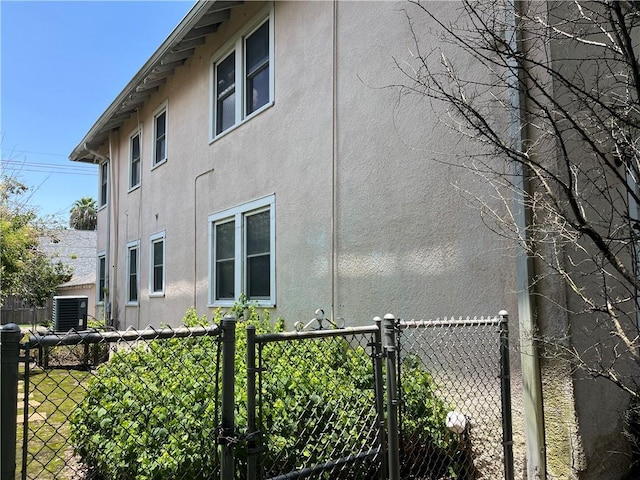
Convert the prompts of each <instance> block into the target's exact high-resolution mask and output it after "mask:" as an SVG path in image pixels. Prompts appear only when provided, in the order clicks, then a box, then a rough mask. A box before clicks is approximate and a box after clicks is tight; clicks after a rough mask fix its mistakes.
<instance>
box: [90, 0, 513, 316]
mask: <svg viewBox="0 0 640 480" xmlns="http://www.w3.org/2000/svg"><path fill="white" fill-rule="evenodd" d="M263 7H264V5H262V4H256V3H253V2H249V3H248V4H246V5H243V6H242V7H239V8H236V9H234V10H232V14H231V19H230V21H228V22H226V23H225V24H223V25H222V27H221V28H220V30H219V31H218V32H217V33H216V34H215V35H211V36H209V37H208V38H207V41H206V43H205V44H204V45H202V46H200V47H198V48H197V49H196V51H195V54H194V55H193V56H192V57H191V58H190V59H188V60H187V62H186V63H185V65H184V66H182V67H180V68H178V69H177V70H176V72H175V74H174V75H173V76H171V77H169V78H168V80H167V83H166V84H165V85H164V86H163V87H161V88H160V89H159V91H157V92H156V93H154V94H153V95H152V96H151V97H150V98H149V100H148V101H147V102H146V103H145V104H144V106H143V107H142V108H141V109H140V111H139V112H138V115H134V116H132V117H131V118H130V119H129V121H128V122H127V123H126V124H125V125H124V126H123V127H122V128H121V129H120V131H119V134H117V135H112V145H111V152H112V162H113V166H112V171H113V174H114V175H115V178H114V180H115V182H114V183H115V184H116V185H117V186H116V187H114V186H113V183H112V198H111V212H112V217H113V220H112V224H111V236H112V244H115V245H117V252H114V254H115V256H114V258H112V259H111V262H110V263H111V265H115V266H117V270H116V271H115V272H114V278H112V281H113V280H114V279H115V286H116V292H117V293H116V294H115V297H114V299H113V300H114V317H116V318H118V320H119V321H120V324H121V326H128V325H134V326H140V327H144V326H145V325H147V324H153V325H158V324H160V323H169V324H177V323H178V322H179V320H180V319H181V318H182V315H183V314H184V312H185V310H186V309H187V308H188V307H190V306H193V305H195V306H196V307H197V310H198V312H199V313H200V314H204V313H207V312H210V310H211V309H210V305H209V298H208V295H209V293H208V291H209V285H208V284H209V232H208V230H209V226H208V221H207V219H208V216H209V215H211V214H214V213H216V212H220V211H223V210H225V209H227V208H230V207H233V206H236V205H239V204H243V203H245V202H249V201H251V200H254V199H257V198H261V197H264V196H266V195H270V194H275V198H276V200H275V211H276V226H275V228H276V245H275V255H276V285H277V291H276V294H277V297H276V309H275V311H274V313H275V314H278V315H282V316H284V317H285V318H286V319H287V320H288V321H289V322H290V323H293V322H294V321H297V320H307V319H308V318H310V317H311V316H312V315H313V312H314V310H315V309H316V308H323V309H324V310H325V311H326V312H329V311H330V309H331V306H332V297H331V295H332V289H333V291H334V294H335V297H334V299H333V303H334V308H335V315H336V316H341V317H344V318H345V319H346V321H347V322H348V323H349V324H362V323H368V322H369V321H370V320H371V318H372V317H373V316H375V315H382V314H384V313H386V312H387V311H391V312H393V313H395V314H397V315H400V316H403V317H431V316H442V315H451V314H484V315H487V314H495V313H497V311H498V310H500V309H501V308H508V309H510V310H512V311H513V310H514V305H513V286H512V284H513V271H512V270H513V269H512V267H511V264H512V263H511V262H509V261H508V260H506V258H507V257H505V255H506V245H505V243H504V242H501V241H500V240H498V239H497V237H495V236H493V235H492V234H491V233H490V232H489V231H488V230H486V229H484V228H483V227H482V225H481V223H480V221H479V218H478V215H477V211H475V210H474V209H472V208H469V207H468V206H467V205H466V204H465V203H464V202H463V201H462V199H461V196H460V194H459V192H458V191H456V189H455V188H454V187H453V185H454V184H461V185H462V186H463V187H464V188H470V189H475V191H479V190H481V189H482V188H483V187H484V186H483V185H480V184H478V182H475V181H473V180H472V181H470V182H469V181H468V180H467V177H471V176H470V175H468V174H467V173H466V172H465V171H461V170H456V169H454V168H453V167H450V166H447V165H446V164H442V163H437V162H434V161H432V160H433V158H434V157H437V156H436V155H435V153H436V152H438V151H439V150H441V149H442V147H443V145H447V144H451V143H453V142H454V137H453V135H452V134H451V133H450V132H449V131H448V129H447V128H445V127H443V126H442V125H440V124H439V121H438V119H437V118H435V117H433V115H431V114H430V111H429V110H428V106H427V104H426V103H424V104H421V105H420V104H418V105H416V104H415V101H411V102H404V101H403V100H402V99H399V97H398V92H397V90H396V89H393V88H385V87H388V86H390V85H392V84H394V83H397V82H398V81H400V79H401V74H400V72H399V71H398V70H397V68H395V66H394V59H398V60H401V61H402V60H403V59H405V58H407V57H408V55H409V50H408V48H407V46H408V45H410V36H409V33H408V29H407V28H406V17H405V14H404V13H403V12H402V11H401V9H399V8H398V5H397V4H395V3H391V2H372V3H360V2H354V3H350V2H344V3H339V4H338V7H337V11H336V14H337V33H336V39H337V57H336V62H335V65H334V61H333V60H334V59H333V51H332V43H333V4H332V3H331V2H303V3H298V2H283V3H276V4H275V6H274V11H273V14H272V15H273V16H272V19H273V22H274V43H275V49H274V61H273V68H274V72H275V82H274V103H273V105H272V106H271V107H269V108H267V109H265V110H264V111H262V112H261V113H259V114H258V115H256V116H255V117H253V118H251V119H249V120H247V121H246V122H244V123H242V124H240V125H238V126H237V127H236V128H234V129H233V130H232V131H230V132H228V133H227V134H225V135H223V136H221V137H219V138H217V139H216V140H215V141H213V142H211V141H210V122H211V115H210V101H211V100H210V88H211V78H210V77H211V62H212V59H214V58H215V56H216V55H217V54H219V53H221V50H220V49H221V47H222V46H223V45H225V44H226V43H227V42H228V40H229V38H232V36H233V35H234V33H235V32H236V31H237V30H238V29H239V28H242V26H243V25H244V24H245V23H246V22H247V21H250V20H251V19H252V18H254V17H255V15H256V13H257V12H259V11H260V10H261V9H262V8H263ZM439 8H443V7H442V6H440V7H439ZM332 74H335V75H336V105H337V110H336V117H335V131H334V130H333V127H334V116H333V109H332V106H333V97H332ZM165 102H166V105H167V116H168V128H167V131H168V161H167V162H166V163H165V164H162V165H160V166H158V167H156V168H152V148H151V146H152V141H153V114H154V112H156V111H157V109H158V108H159V107H160V106H161V105H163V104H164V103H165ZM138 127H140V128H141V129H142V148H143V154H142V157H143V158H142V181H141V186H140V187H139V188H136V189H134V190H132V191H130V192H129V191H128V188H127V185H128V175H129V169H128V155H129V153H128V152H129V146H128V142H129V135H130V133H131V132H133V131H135V129H136V128H138ZM407 127H410V128H407ZM334 132H335V142H336V144H335V155H334V144H333V139H334ZM334 195H335V207H334V210H333V211H332V199H333V196H334ZM107 211H108V209H103V210H101V212H100V215H99V222H100V227H101V231H103V232H104V231H105V225H106V215H107ZM332 215H333V219H334V222H335V239H334V240H333V241H332ZM159 232H164V233H165V246H166V257H167V258H166V291H165V295H164V297H157V298H156V297H154V298H149V297H148V284H149V252H150V247H149V237H150V236H151V235H153V234H156V233H159ZM135 240H139V241H140V260H141V262H140V273H139V276H140V280H139V281H140V301H139V303H138V305H137V306H125V302H124V295H125V285H126V245H127V242H131V241H135ZM334 242H335V249H336V250H335V259H336V260H335V271H334V272H333V276H334V278H333V279H332V268H333V261H332V248H333V247H332V244H333V243H334ZM101 249H106V240H105V239H104V237H103V238H101V240H99V247H98V250H101ZM452 285H455V288H452ZM112 286H113V283H112ZM112 295H113V292H112Z"/></svg>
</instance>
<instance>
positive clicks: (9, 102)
mask: <svg viewBox="0 0 640 480" xmlns="http://www.w3.org/2000/svg"><path fill="white" fill-rule="evenodd" d="M192 5H193V1H188V0H187V1H138V2H129V1H109V2H99V1H72V2H57V1H42V2H31V1H28V2H27V1H7V0H2V1H0V32H1V37H0V149H1V152H0V153H1V157H2V170H3V171H4V172H5V173H7V174H13V175H16V176H18V178H20V180H21V181H22V182H23V183H25V184H26V185H28V186H29V187H31V191H32V196H31V199H30V203H31V205H32V206H33V207H35V208H37V209H38V212H39V214H40V215H41V216H49V215H53V216H55V217H56V218H57V219H59V220H61V221H62V222H64V223H67V222H68V217H69V209H70V208H71V206H72V204H73V202H74V201H75V200H78V199H79V198H81V197H84V196H91V197H93V198H96V197H97V188H98V185H97V184H98V171H97V167H96V166H92V165H87V164H83V163H76V162H71V161H69V160H68V155H69V153H71V151H72V150H73V148H74V147H75V146H76V145H77V144H78V143H79V142H80V141H81V140H82V138H83V136H84V135H85V133H87V131H88V130H89V129H90V128H91V126H92V125H93V124H94V122H95V121H96V120H97V119H98V117H99V116H100V114H102V112H103V111H104V110H105V109H106V108H107V107H108V106H109V104H110V103H111V102H112V101H113V100H114V98H115V97H116V96H117V95H118V93H120V91H121V90H122V88H124V86H125V85H126V84H127V83H128V82H129V80H130V79H131V78H132V77H133V76H134V75H135V74H136V73H137V71H138V70H139V69H140V67H142V65H143V64H144V63H145V62H146V61H147V59H148V58H149V57H150V56H151V55H152V54H153V52H154V51H155V50H156V49H157V47H159V46H160V44H161V43H162V41H163V40H164V39H165V38H166V37H167V36H168V35H169V34H170V33H171V31H172V30H173V28H174V27H175V26H176V25H177V24H178V23H179V22H180V20H181V19H182V18H183V17H184V15H185V14H186V13H187V11H188V10H189V9H190V8H191V6H192Z"/></svg>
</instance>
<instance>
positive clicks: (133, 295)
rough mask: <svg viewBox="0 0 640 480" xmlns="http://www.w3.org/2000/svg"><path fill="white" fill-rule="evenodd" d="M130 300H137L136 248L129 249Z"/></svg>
mask: <svg viewBox="0 0 640 480" xmlns="http://www.w3.org/2000/svg"><path fill="white" fill-rule="evenodd" d="M127 300H129V301H130V302H137V301H138V249H137V248H132V249H130V250H129V296H128V299H127Z"/></svg>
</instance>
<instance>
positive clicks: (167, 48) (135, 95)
mask: <svg viewBox="0 0 640 480" xmlns="http://www.w3.org/2000/svg"><path fill="white" fill-rule="evenodd" d="M241 3H242V2H241V1H219V0H198V1H197V2H196V3H195V5H194V6H193V7H192V8H191V10H189V11H188V12H187V14H186V15H185V16H184V18H183V19H182V20H181V21H180V23H179V24H178V25H177V26H176V28H175V29H174V30H173V31H172V32H171V33H170V34H169V36H168V37H167V38H166V40H165V41H164V42H162V44H161V45H160V47H159V48H158V49H157V50H156V51H155V53H154V54H153V55H152V56H151V58H149V60H147V62H146V63H145V64H144V65H143V66H142V68H141V69H140V70H139V71H138V73H136V74H135V76H134V77H133V78H132V79H131V80H130V81H129V83H128V84H127V85H126V86H125V87H124V89H123V90H122V91H121V92H120V94H119V95H118V96H117V97H116V98H115V100H114V101H113V102H112V103H111V105H109V107H108V108H107V109H106V110H105V111H104V112H103V113H102V115H101V116H100V117H99V118H98V120H97V121H96V123H94V125H93V126H92V127H91V129H90V130H89V131H88V132H87V133H86V134H85V136H84V138H83V139H82V140H81V141H80V143H79V144H78V145H77V146H76V147H75V148H74V149H73V151H72V152H71V154H70V155H69V159H70V160H72V161H76V162H89V163H96V161H97V160H99V159H100V158H102V157H101V156H100V155H99V154H97V153H96V152H95V151H94V150H95V149H97V148H98V147H99V146H100V145H101V144H102V143H104V142H105V141H106V140H107V139H108V137H109V131H110V130H113V129H116V128H118V127H119V126H121V125H122V124H123V123H124V122H125V121H126V120H127V118H129V116H131V114H132V113H133V112H135V111H136V109H137V108H138V107H139V106H140V105H142V104H143V103H144V101H145V100H146V99H147V98H148V97H149V96H150V95H151V94H152V93H153V92H154V91H155V90H157V89H158V88H160V86H161V85H162V84H164V82H165V79H166V78H167V77H168V76H170V75H171V74H172V73H173V70H174V69H175V68H176V67H178V66H180V65H182V64H183V63H184V62H185V61H186V59H187V58H188V57H190V56H191V55H192V54H193V52H194V50H195V47H196V46H197V45H201V44H203V43H204V41H205V40H204V37H205V36H206V35H209V34H211V33H213V32H215V31H216V30H217V28H218V26H219V25H220V24H221V23H222V22H224V21H226V20H227V19H228V18H229V9H231V8H232V7H235V6H236V5H239V4H241Z"/></svg>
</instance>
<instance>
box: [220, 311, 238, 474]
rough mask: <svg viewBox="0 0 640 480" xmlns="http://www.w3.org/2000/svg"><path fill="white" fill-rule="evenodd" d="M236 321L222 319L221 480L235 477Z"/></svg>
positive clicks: (229, 316)
mask: <svg viewBox="0 0 640 480" xmlns="http://www.w3.org/2000/svg"><path fill="white" fill-rule="evenodd" d="M235 354H236V319H235V317H234V316H232V315H226V316H225V317H224V318H223V319H222V408H221V410H222V424H221V431H220V433H219V434H218V445H219V446H220V447H219V448H220V480H233V479H234V476H235V471H234V462H233V447H234V443H235V442H234V441H233V439H234V437H235V419H234V417H233V414H234V412H233V403H234V393H235V378H234V377H235V365H236V358H235Z"/></svg>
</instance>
